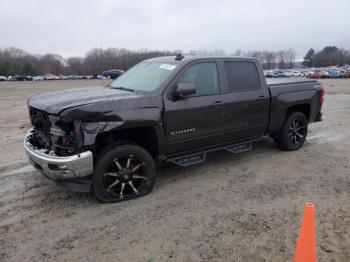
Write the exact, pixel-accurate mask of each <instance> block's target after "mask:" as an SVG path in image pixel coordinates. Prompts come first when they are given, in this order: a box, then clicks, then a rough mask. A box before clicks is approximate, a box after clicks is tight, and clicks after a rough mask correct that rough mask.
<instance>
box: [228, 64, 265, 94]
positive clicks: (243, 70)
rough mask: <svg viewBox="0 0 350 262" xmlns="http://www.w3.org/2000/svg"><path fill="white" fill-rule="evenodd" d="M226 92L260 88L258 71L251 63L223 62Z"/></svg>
mask: <svg viewBox="0 0 350 262" xmlns="http://www.w3.org/2000/svg"><path fill="white" fill-rule="evenodd" d="M225 71H226V76H227V83H228V92H235V91H244V90H253V89H258V88H260V82H259V76H258V71H257V69H256V65H255V64H254V63H253V62H225Z"/></svg>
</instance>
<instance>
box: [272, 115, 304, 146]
mask: <svg viewBox="0 0 350 262" xmlns="http://www.w3.org/2000/svg"><path fill="white" fill-rule="evenodd" d="M307 131H308V121H307V118H306V116H305V115H304V114H303V113H301V112H294V113H292V114H290V115H289V117H288V118H287V120H286V121H285V123H284V125H283V126H282V128H281V130H280V131H279V133H278V135H277V138H276V144H277V145H278V146H279V147H280V148H281V149H283V150H289V151H293V150H298V149H299V148H301V147H302V146H303V144H304V142H305V140H306V136H307Z"/></svg>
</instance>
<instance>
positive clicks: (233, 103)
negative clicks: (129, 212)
mask: <svg viewBox="0 0 350 262" xmlns="http://www.w3.org/2000/svg"><path fill="white" fill-rule="evenodd" d="M323 100H324V90H323V88H322V86H321V84H320V83H318V82H316V81H299V82H285V83H280V84H272V85H267V84H266V80H265V78H264V74H263V70H262V68H261V66H260V65H259V64H258V62H257V61H256V60H255V59H253V58H243V57H196V56H194V57H191V56H186V57H185V56H183V55H181V54H179V55H177V56H172V57H159V58H153V59H149V60H145V61H143V62H141V63H139V64H137V65H135V66H134V67H132V68H131V69H129V70H128V71H126V72H125V73H124V74H122V75H121V76H120V77H119V78H117V79H116V80H114V81H113V82H111V84H109V85H108V86H105V87H94V88H91V87H89V88H78V89H71V90H65V91H58V92H50V93H44V94H40V95H36V96H33V97H31V98H30V99H29V100H28V109H29V116H30V121H31V124H32V126H33V129H31V130H29V131H28V132H27V134H26V136H25V138H24V148H25V151H26V153H27V155H28V158H29V160H30V162H31V163H32V165H33V166H34V167H35V168H36V169H37V170H39V171H40V172H42V173H43V174H44V175H45V176H47V177H48V178H50V179H51V180H54V181H56V182H57V183H60V184H63V185H65V186H66V187H68V188H69V189H71V190H74V191H81V192H87V191H89V192H93V194H94V195H95V197H96V198H97V199H98V200H100V201H101V202H119V201H125V200H129V199H133V198H137V197H141V196H144V195H146V194H148V193H150V192H151V190H152V188H153V185H154V183H155V181H156V163H159V162H161V161H165V162H170V163H173V164H176V165H179V166H182V167H185V166H188V165H192V164H198V163H201V162H203V161H204V160H205V158H206V154H207V153H209V152H214V151H216V150H222V149H224V150H227V151H229V152H232V153H239V152H242V151H247V150H250V149H252V147H253V145H254V142H255V141H257V140H259V139H263V138H266V137H270V138H273V139H274V141H275V143H276V145H277V146H278V147H279V148H281V149H282V150H297V149H299V148H300V147H302V145H303V144H304V142H305V139H306V135H307V131H308V124H309V123H311V122H317V121H321V120H322V113H321V107H322V103H323Z"/></svg>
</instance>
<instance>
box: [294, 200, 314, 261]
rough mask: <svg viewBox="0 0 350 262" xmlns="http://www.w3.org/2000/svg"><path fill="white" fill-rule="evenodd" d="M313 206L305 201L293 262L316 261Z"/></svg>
mask: <svg viewBox="0 0 350 262" xmlns="http://www.w3.org/2000/svg"><path fill="white" fill-rule="evenodd" d="M316 260H317V257H316V226H315V206H314V205H313V204H312V203H306V205H305V209H304V218H303V222H302V224H301V228H300V233H299V238H298V243H297V247H296V249H295V254H294V262H316Z"/></svg>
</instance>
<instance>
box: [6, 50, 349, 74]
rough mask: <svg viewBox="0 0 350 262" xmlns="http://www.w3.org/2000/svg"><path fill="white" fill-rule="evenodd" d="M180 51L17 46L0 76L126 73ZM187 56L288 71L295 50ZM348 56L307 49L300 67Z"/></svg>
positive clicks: (339, 62)
mask: <svg viewBox="0 0 350 262" xmlns="http://www.w3.org/2000/svg"><path fill="white" fill-rule="evenodd" d="M179 52H181V51H180V50H175V51H151V50H147V49H141V50H137V51H133V50H129V49H126V48H106V49H102V48H94V49H91V50H90V51H88V52H87V53H86V55H85V56H83V57H68V58H64V57H62V56H61V55H58V54H44V55H33V54H29V53H28V52H25V51H24V50H22V49H19V48H16V47H9V48H3V49H2V48H0V75H5V76H8V75H31V76H33V75H45V74H54V75H60V74H64V75H73V74H77V75H97V74H102V72H103V71H105V70H108V69H111V68H116V69H122V70H127V69H129V68H130V67H131V66H133V65H135V64H137V63H139V62H140V61H142V60H145V59H148V58H152V57H158V56H169V55H176V54H177V53H179ZM187 55H208V56H212V55H215V56H225V55H234V56H248V57H254V58H256V59H257V60H258V61H259V62H260V63H261V64H262V66H263V68H264V69H276V68H279V69H287V68H293V66H294V65H295V60H296V57H297V53H296V51H295V50H294V49H291V48H290V49H287V50H280V51H277V52H273V51H260V50H250V51H242V50H236V51H235V52H233V53H226V52H224V51H223V50H214V51H208V50H192V51H189V52H188V53H187ZM349 60H350V53H349V51H346V50H344V49H338V48H337V47H332V46H331V47H325V48H324V49H322V50H321V51H318V52H315V51H314V50H313V49H310V50H309V51H308V53H307V54H306V56H305V58H304V61H303V65H304V66H307V67H310V66H328V65H340V66H341V65H344V64H350V61H349Z"/></svg>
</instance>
